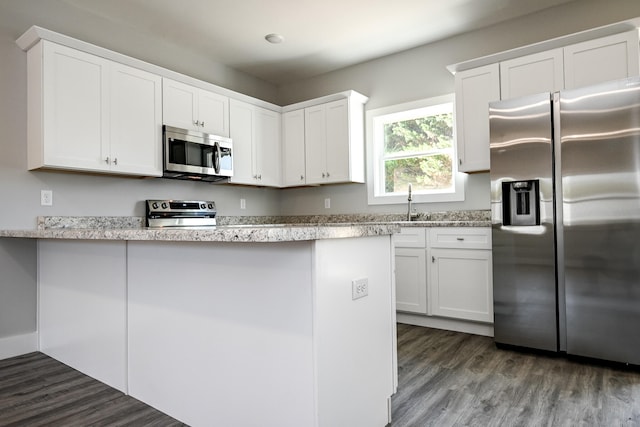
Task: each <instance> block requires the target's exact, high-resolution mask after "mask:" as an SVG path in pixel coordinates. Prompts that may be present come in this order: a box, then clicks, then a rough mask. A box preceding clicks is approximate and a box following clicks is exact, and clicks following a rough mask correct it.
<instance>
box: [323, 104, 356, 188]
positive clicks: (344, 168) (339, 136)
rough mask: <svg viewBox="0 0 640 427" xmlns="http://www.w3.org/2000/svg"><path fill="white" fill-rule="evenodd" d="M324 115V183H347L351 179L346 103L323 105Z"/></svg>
mask: <svg viewBox="0 0 640 427" xmlns="http://www.w3.org/2000/svg"><path fill="white" fill-rule="evenodd" d="M325 114H326V116H325V120H326V134H325V135H326V136H325V145H326V165H327V166H326V181H325V182H328V183H337V182H348V181H350V177H351V171H350V159H351V152H350V151H351V150H350V142H351V141H350V140H349V111H348V101H347V100H346V99H341V100H339V101H334V102H329V103H327V104H325Z"/></svg>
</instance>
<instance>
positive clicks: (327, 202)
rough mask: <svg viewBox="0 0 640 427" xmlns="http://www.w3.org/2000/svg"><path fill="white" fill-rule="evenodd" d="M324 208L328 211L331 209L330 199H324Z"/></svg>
mask: <svg viewBox="0 0 640 427" xmlns="http://www.w3.org/2000/svg"><path fill="white" fill-rule="evenodd" d="M324 208H325V209H330V208H331V199H330V198H328V197H327V198H326V199H324Z"/></svg>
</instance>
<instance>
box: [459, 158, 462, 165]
mask: <svg viewBox="0 0 640 427" xmlns="http://www.w3.org/2000/svg"><path fill="white" fill-rule="evenodd" d="M458 164H459V165H460V166H462V158H460V159H458Z"/></svg>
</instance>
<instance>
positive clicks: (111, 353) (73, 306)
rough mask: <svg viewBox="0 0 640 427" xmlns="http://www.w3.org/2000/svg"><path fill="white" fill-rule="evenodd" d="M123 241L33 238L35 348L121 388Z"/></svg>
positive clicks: (123, 375) (123, 372)
mask: <svg viewBox="0 0 640 427" xmlns="http://www.w3.org/2000/svg"><path fill="white" fill-rule="evenodd" d="M126 253H127V246H126V242H124V241H93V242H90V241H85V240H40V241H38V332H39V341H40V351H41V352H43V353H45V354H47V355H49V356H51V357H53V358H54V359H56V360H59V361H61V362H63V363H65V364H67V365H69V366H71V367H72V368H75V369H77V370H79V371H80V372H83V373H85V374H87V375H89V376H91V377H93V378H96V379H98V380H100V381H102V382H104V383H105V384H108V385H110V386H111V387H114V388H116V389H118V390H120V391H123V392H125V393H126V391H127V386H126V384H127V380H126V360H127V350H126V331H127V327H126V307H127V305H126V283H127V260H126Z"/></svg>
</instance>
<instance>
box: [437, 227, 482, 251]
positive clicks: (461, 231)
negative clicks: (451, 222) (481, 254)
mask: <svg viewBox="0 0 640 427" xmlns="http://www.w3.org/2000/svg"><path fill="white" fill-rule="evenodd" d="M429 234H430V236H429V243H430V246H431V247H432V248H462V249H491V228H489V227H440V228H432V229H430V232H429Z"/></svg>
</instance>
